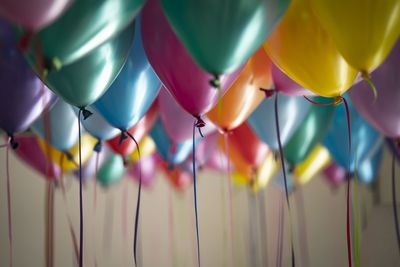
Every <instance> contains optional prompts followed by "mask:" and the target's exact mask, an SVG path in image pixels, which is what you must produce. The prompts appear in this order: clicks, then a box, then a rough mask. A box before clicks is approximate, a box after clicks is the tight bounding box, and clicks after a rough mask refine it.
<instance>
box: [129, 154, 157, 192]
mask: <svg viewBox="0 0 400 267" xmlns="http://www.w3.org/2000/svg"><path fill="white" fill-rule="evenodd" d="M157 160H158V159H157V156H156V155H155V154H154V155H151V156H147V157H143V158H141V159H140V167H141V169H142V184H143V185H144V186H146V187H148V186H150V185H151V184H152V182H153V180H154V177H155V175H156V171H157ZM128 174H129V176H130V177H132V178H133V179H134V180H136V181H137V182H139V165H138V164H137V163H136V164H135V165H133V166H132V167H130V168H129V169H128Z"/></svg>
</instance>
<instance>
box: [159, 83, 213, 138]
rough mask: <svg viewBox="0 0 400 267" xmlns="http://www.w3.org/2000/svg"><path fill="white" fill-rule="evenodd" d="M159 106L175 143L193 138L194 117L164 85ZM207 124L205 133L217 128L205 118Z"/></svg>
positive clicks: (203, 130)
mask: <svg viewBox="0 0 400 267" xmlns="http://www.w3.org/2000/svg"><path fill="white" fill-rule="evenodd" d="M158 106H159V110H160V117H161V121H162V123H163V125H164V128H165V131H166V132H167V134H168V136H169V137H170V138H171V140H172V141H173V142H174V143H182V142H184V141H187V140H188V139H190V138H192V134H193V132H192V131H193V117H192V115H190V114H189V113H187V111H186V110H184V109H183V108H182V107H181V106H180V105H179V104H178V103H177V102H176V100H175V99H174V98H173V97H172V96H171V94H170V93H169V92H168V91H167V89H165V87H162V88H161V90H160V93H159V95H158ZM204 121H205V122H206V126H205V127H203V128H202V132H203V134H204V135H207V134H208V133H210V132H213V131H215V130H216V128H215V126H214V125H213V124H212V123H211V122H209V121H208V120H207V118H204Z"/></svg>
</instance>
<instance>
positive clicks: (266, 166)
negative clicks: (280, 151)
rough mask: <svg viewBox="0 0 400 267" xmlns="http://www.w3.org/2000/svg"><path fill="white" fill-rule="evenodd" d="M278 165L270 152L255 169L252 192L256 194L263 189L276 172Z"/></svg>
mask: <svg viewBox="0 0 400 267" xmlns="http://www.w3.org/2000/svg"><path fill="white" fill-rule="evenodd" d="M278 166H279V163H278V161H277V160H276V159H275V156H274V153H272V152H270V153H268V154H267V157H266V158H265V159H264V160H263V162H262V164H261V165H260V166H259V167H258V169H257V174H256V177H255V180H254V181H253V182H252V184H251V187H252V189H253V191H254V192H257V191H259V190H261V189H263V188H265V187H266V186H267V185H268V184H269V182H270V181H271V179H272V177H273V176H274V175H275V173H276V171H277V170H278Z"/></svg>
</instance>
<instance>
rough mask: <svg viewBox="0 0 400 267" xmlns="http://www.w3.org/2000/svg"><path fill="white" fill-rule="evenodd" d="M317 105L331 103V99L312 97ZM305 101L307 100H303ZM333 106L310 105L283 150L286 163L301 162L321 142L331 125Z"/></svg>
mask: <svg viewBox="0 0 400 267" xmlns="http://www.w3.org/2000/svg"><path fill="white" fill-rule="evenodd" d="M313 100H314V101H315V102H317V103H332V102H333V99H332V98H323V97H314V98H313ZM304 101H307V100H304ZM334 112H335V106H333V105H329V106H317V105H312V106H311V107H310V111H309V112H308V113H307V115H306V117H305V119H304V121H303V123H302V124H301V125H300V127H299V128H298V129H297V130H296V132H295V133H294V134H293V135H292V137H291V138H290V140H289V142H288V143H287V144H286V145H285V147H284V148H283V152H284V155H285V158H286V160H287V162H288V163H289V164H291V165H295V164H297V163H300V162H302V161H303V160H304V159H305V158H306V157H307V155H308V154H309V153H310V152H311V151H312V150H313V148H314V147H315V146H316V145H317V144H318V143H319V142H320V141H321V140H322V138H323V137H324V136H325V133H326V131H327V130H328V128H329V126H330V125H331V123H332V120H333V115H334Z"/></svg>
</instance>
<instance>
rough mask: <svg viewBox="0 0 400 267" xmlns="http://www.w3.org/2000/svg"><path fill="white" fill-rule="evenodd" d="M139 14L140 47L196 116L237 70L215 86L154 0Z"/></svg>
mask: <svg viewBox="0 0 400 267" xmlns="http://www.w3.org/2000/svg"><path fill="white" fill-rule="evenodd" d="M141 16H142V17H141V19H142V25H141V30H142V37H143V45H144V50H145V51H146V54H147V57H148V59H149V62H150V64H151V65H152V66H153V68H154V70H155V72H156V73H157V75H158V77H159V78H160V80H161V82H162V83H163V84H164V86H165V87H166V88H167V90H168V91H169V92H170V93H171V94H172V95H173V96H174V98H175V99H176V101H177V102H178V103H179V104H180V105H181V106H182V107H183V108H184V109H185V110H186V111H187V112H189V113H190V114H192V115H194V116H196V117H198V116H201V115H203V114H204V113H206V112H207V111H209V110H210V109H211V108H212V107H213V106H214V105H215V104H216V102H217V101H218V98H219V96H220V95H223V93H224V92H225V91H226V89H227V88H228V87H229V86H230V85H231V84H232V82H233V81H234V80H235V78H236V77H237V75H238V72H235V73H233V74H231V75H228V76H224V77H222V78H221V88H220V89H219V90H215V88H213V87H212V86H211V85H210V83H209V81H210V79H211V78H212V76H210V74H208V73H206V72H204V71H203V70H202V69H201V68H200V67H199V66H197V65H196V63H195V62H194V61H193V59H192V58H191V57H190V55H189V54H188V52H187V51H186V49H185V48H184V47H183V45H182V44H181V43H180V41H179V40H178V38H177V37H176V36H175V33H174V32H173V31H172V29H171V27H170V26H169V24H168V21H167V20H166V18H165V17H164V15H163V12H162V10H161V7H160V6H159V4H158V3H157V1H149V2H148V3H147V4H146V5H145V7H144V8H143V11H142V15H141ZM218 40H220V39H219V38H218ZM214 45H216V43H214Z"/></svg>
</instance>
